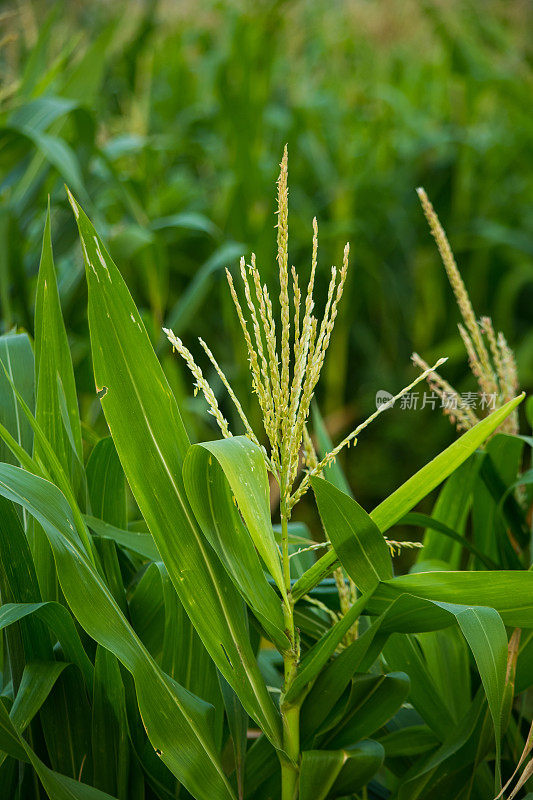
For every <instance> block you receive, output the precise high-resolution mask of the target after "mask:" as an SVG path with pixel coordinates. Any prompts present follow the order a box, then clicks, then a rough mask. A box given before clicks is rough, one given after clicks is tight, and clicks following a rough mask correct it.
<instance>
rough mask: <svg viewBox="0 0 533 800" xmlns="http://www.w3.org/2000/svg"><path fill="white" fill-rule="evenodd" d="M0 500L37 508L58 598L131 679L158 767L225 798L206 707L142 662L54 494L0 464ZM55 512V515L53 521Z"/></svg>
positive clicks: (143, 654)
mask: <svg viewBox="0 0 533 800" xmlns="http://www.w3.org/2000/svg"><path fill="white" fill-rule="evenodd" d="M0 493H2V494H4V495H6V494H7V495H8V496H10V497H11V498H12V499H15V498H16V501H17V502H19V503H20V504H21V505H23V506H24V507H25V508H26V509H27V510H28V511H29V512H30V513H31V514H36V513H37V512H36V508H39V509H40V510H39V512H38V514H39V521H40V523H41V525H42V526H43V529H44V531H45V532H46V535H47V536H48V539H49V541H50V545H51V547H52V550H53V553H54V558H55V561H56V567H57V571H58V577H59V581H60V584H61V588H62V590H63V593H64V595H65V598H66V600H67V602H68V604H69V606H70V608H71V610H72V612H73V613H74V615H75V617H76V619H77V620H78V622H79V623H80V625H81V626H82V627H83V628H84V629H85V631H86V632H87V633H88V634H89V635H90V636H91V637H92V638H93V639H94V640H95V641H96V642H98V643H99V644H101V645H102V646H104V647H106V648H107V649H108V650H110V651H111V652H112V653H114V654H115V655H116V657H117V658H118V659H119V660H120V661H121V662H122V663H123V664H124V666H125V667H126V668H127V669H128V670H129V671H130V672H131V673H132V675H133V677H134V680H135V687H136V691H137V700H138V704H139V711H140V713H141V715H142V718H143V721H144V725H145V726H146V730H147V733H148V736H149V738H150V741H151V742H152V745H153V747H154V748H156V749H158V750H159V751H160V752H161V759H162V761H163V762H164V763H165V764H167V766H168V767H169V769H170V770H171V771H172V772H173V773H174V774H175V775H176V777H178V778H179V780H180V781H181V782H182V783H183V784H184V785H185V786H186V787H187V788H188V789H189V790H190V791H191V793H193V794H194V795H195V796H196V797H197V798H199V800H201V799H202V798H208V797H209V798H212V797H216V798H220V799H221V800H223V799H224V800H230V798H233V792H232V790H231V788H230V786H229V784H228V781H227V779H226V777H225V775H224V773H223V771H222V767H221V765H220V762H219V757H218V754H217V752H216V750H215V747H214V742H213V738H212V731H211V729H210V723H211V716H212V715H211V713H210V712H211V711H212V707H211V706H209V705H207V704H206V703H204V702H203V701H201V700H200V699H199V698H196V697H195V696H194V695H192V694H191V693H189V692H187V691H186V690H185V689H183V688H182V687H181V686H179V684H177V683H176V682H175V681H173V680H172V679H171V678H169V677H168V676H167V675H165V674H164V673H163V672H162V671H161V670H160V668H159V667H158V666H157V665H156V663H155V662H154V661H153V659H152V658H151V657H150V656H149V654H148V652H147V651H146V649H145V648H144V647H143V645H142V644H141V642H140V640H139V639H138V637H137V636H136V634H135V632H134V631H133V629H132V628H131V626H130V625H129V623H128V622H127V620H126V618H125V617H124V616H123V614H122V613H121V611H120V609H119V607H118V605H117V604H116V602H115V600H114V599H113V597H112V595H111V594H110V592H109V590H108V589H107V587H106V586H105V584H104V583H103V582H102V580H101V578H100V576H99V575H98V573H97V572H96V570H95V569H94V567H93V566H92V565H91V564H90V562H89V561H88V559H87V557H86V555H85V554H84V552H83V551H82V550H81V548H80V546H79V543H78V541H77V540H76V537H75V536H74V535H73V533H74V525H73V519H72V514H71V512H70V510H69V509H68V504H67V503H66V500H65V498H64V497H63V496H62V495H61V492H60V491H59V489H57V487H55V486H54V485H53V484H51V483H48V482H47V481H44V480H43V479H42V478H38V477H37V476H35V475H31V474H30V473H27V472H24V470H22V469H20V468H18V467H14V466H11V465H7V464H5V465H0ZM59 508H62V509H63V515H61V516H59V517H58V515H57V513H56V511H55V510H56V509H59ZM163 710H164V711H163Z"/></svg>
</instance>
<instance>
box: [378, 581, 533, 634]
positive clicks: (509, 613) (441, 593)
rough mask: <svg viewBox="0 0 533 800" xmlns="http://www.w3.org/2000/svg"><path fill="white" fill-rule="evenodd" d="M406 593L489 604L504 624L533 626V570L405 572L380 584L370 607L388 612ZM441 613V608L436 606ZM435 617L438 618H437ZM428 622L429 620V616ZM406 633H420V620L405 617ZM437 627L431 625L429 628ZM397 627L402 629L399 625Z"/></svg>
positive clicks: (466, 603)
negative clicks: (391, 603)
mask: <svg viewBox="0 0 533 800" xmlns="http://www.w3.org/2000/svg"><path fill="white" fill-rule="evenodd" d="M402 593H407V594H409V595H411V596H412V597H413V600H414V599H416V598H420V599H423V600H431V601H436V602H437V603H438V604H440V606H441V608H444V606H443V605H442V604H443V603H444V604H445V603H454V604H459V605H467V606H488V607H490V608H494V609H496V611H498V613H499V614H500V616H501V618H502V620H503V622H504V623H505V625H508V626H509V627H517V628H532V627H533V572H529V571H522V572H517V571H511V570H508V571H494V572H488V571H485V572H421V573H415V574H411V575H402V576H399V577H397V578H393V579H392V580H390V581H387V582H386V583H382V584H380V586H379V587H378V588H377V590H376V591H375V592H374V594H373V595H372V597H371V598H370V601H369V604H368V610H369V611H370V612H371V613H372V614H380V613H383V611H385V610H386V609H387V608H388V606H389V603H390V601H391V600H393V599H394V598H397V597H398V596H399V595H400V594H402ZM435 611H436V614H437V616H439V612H438V609H435ZM435 619H436V618H435ZM428 622H430V620H429V619H428ZM404 623H405V624H404V626H403V627H402V628H401V630H403V631H405V632H409V631H411V632H415V633H416V632H417V631H416V626H417V624H418V623H417V621H416V620H414V621H413V626H414V627H411V626H410V624H409V614H408V612H406V614H405V616H404ZM439 627H441V625H440V624H437V625H436V627H435V628H432V627H428V628H426V630H432V629H437V628H439ZM398 630H400V628H399V627H398Z"/></svg>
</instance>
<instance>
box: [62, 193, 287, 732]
mask: <svg viewBox="0 0 533 800" xmlns="http://www.w3.org/2000/svg"><path fill="white" fill-rule="evenodd" d="M71 203H72V207H73V209H74V214H75V216H76V219H77V222H78V228H79V232H80V237H81V241H82V245H83V250H84V255H85V261H86V274H87V281H88V285H89V327H90V334H91V346H92V353H93V366H94V373H95V381H96V386H97V389H98V391H100V390H102V392H103V396H102V397H101V403H102V407H103V410H104V413H105V416H106V419H107V423H108V425H109V428H110V430H111V434H112V436H113V440H114V443H115V447H116V448H117V452H118V455H119V458H120V460H121V463H122V466H123V469H124V472H125V475H126V478H127V480H128V482H129V484H130V487H131V489H132V492H133V494H134V496H135V499H136V500H137V503H138V505H139V508H140V510H141V513H142V514H143V516H144V518H145V520H146V522H147V524H148V527H149V529H150V532H151V534H152V536H153V537H154V540H155V543H156V545H157V549H158V551H159V552H160V554H161V558H162V559H163V561H164V563H165V566H166V568H167V570H168V574H169V575H170V578H171V580H172V583H173V585H174V587H175V589H176V591H177V593H178V596H179V598H180V600H181V602H182V604H183V606H184V608H185V609H186V611H187V614H188V615H189V617H190V619H191V621H192V623H193V625H194V626H195V628H196V630H197V631H198V633H199V635H200V638H201V639H202V641H203V643H204V645H205V647H206V648H207V650H208V652H209V654H210V656H211V658H212V659H213V660H214V662H215V664H216V665H217V667H218V669H219V670H220V671H221V672H222V674H223V675H224V677H225V678H226V680H227V681H228V683H230V685H232V686H233V688H234V689H235V691H236V692H237V693H238V695H239V698H240V699H241V702H242V703H243V705H244V707H245V708H246V710H247V711H248V713H249V714H250V715H251V716H253V717H254V718H255V719H256V720H257V721H258V723H259V724H260V725H261V727H262V729H263V730H264V731H265V732H266V733H267V735H268V736H269V737H270V738H271V740H272V741H274V742H276V743H278V744H279V743H280V734H281V731H280V727H281V726H280V719H279V714H278V712H277V711H276V709H275V707H274V704H273V701H272V699H271V698H270V696H269V694H268V692H267V689H266V686H265V684H264V681H263V678H262V677H261V674H260V672H259V669H258V667H257V663H256V660H255V656H254V653H253V651H252V648H251V646H250V642H249V636H248V629H247V619H246V615H245V610H244V605H243V603H242V600H241V597H240V596H239V593H238V592H237V590H236V589H235V587H234V585H233V583H232V581H231V579H230V577H229V576H228V575H227V573H226V571H225V570H224V568H223V567H222V565H221V564H220V561H219V560H218V558H217V556H216V555H215V553H214V551H213V550H212V548H211V546H210V545H209V544H208V542H207V541H206V539H205V537H204V536H203V534H202V532H201V531H200V529H199V528H198V525H197V523H196V521H195V519H194V516H193V513H192V510H191V508H190V506H189V503H188V501H187V497H186V494H185V489H184V486H183V479H182V474H181V470H182V465H183V460H184V458H185V455H186V453H187V450H188V448H189V440H188V437H187V434H186V432H185V428H184V426H183V422H182V420H181V416H180V412H179V409H178V406H177V404H176V401H175V399H174V397H173V395H172V392H171V391H170V387H169V385H168V383H167V381H166V378H165V376H164V374H163V371H162V369H161V366H160V364H159V362H158V361H157V357H156V355H155V353H154V350H153V348H152V346H151V344H150V341H149V339H148V336H147V333H146V330H145V328H144V325H143V324H142V322H141V319H140V316H139V312H138V311H137V309H136V307H135V304H134V302H133V300H132V298H131V296H130V294H129V292H128V289H127V287H126V285H125V283H124V281H123V279H122V277H121V275H120V273H119V271H118V269H117V268H116V266H115V264H114V263H113V261H112V260H111V258H110V256H109V254H108V253H107V251H106V250H105V247H104V245H103V244H102V242H101V240H100V239H99V238H98V236H97V234H96V232H95V230H94V228H93V226H92V225H91V223H90V222H89V220H88V219H87V217H86V216H85V214H84V213H83V211H82V210H81V208H80V207H79V206H78V204H77V203H76V202H75V200H74V199H73V198H72V197H71ZM207 609H208V610H209V611H208V613H207Z"/></svg>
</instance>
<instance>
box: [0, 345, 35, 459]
mask: <svg viewBox="0 0 533 800" xmlns="http://www.w3.org/2000/svg"><path fill="white" fill-rule="evenodd" d="M0 361H1V362H2V363H3V365H4V366H5V368H6V371H7V373H8V375H9V376H10V377H11V380H12V381H13V383H14V384H15V386H17V388H18V390H19V392H20V393H21V395H22V397H23V398H24V400H25V401H26V403H27V405H28V407H29V408H30V409H32V408H33V407H34V360H33V351H32V347H31V344H30V340H29V338H28V336H27V334H25V333H7V334H5V335H4V336H0ZM0 422H1V423H2V425H4V427H5V428H7V430H8V431H9V433H10V434H11V435H12V436H13V438H14V439H15V440H16V442H17V444H18V445H20V447H22V448H23V449H24V450H25V451H26V453H28V454H31V452H32V449H33V431H32V429H31V426H30V424H29V422H28V421H27V420H26V419H25V417H24V414H22V412H21V411H20V409H19V405H18V403H17V399H16V397H15V394H14V392H13V389H12V387H11V385H10V383H9V381H8V379H7V377H6V375H5V374H4V370H3V369H0ZM0 461H3V462H8V463H12V464H14V463H16V461H15V459H14V458H13V455H12V453H11V451H10V450H9V448H8V447H7V446H6V445H5V444H4V442H3V441H2V442H0Z"/></svg>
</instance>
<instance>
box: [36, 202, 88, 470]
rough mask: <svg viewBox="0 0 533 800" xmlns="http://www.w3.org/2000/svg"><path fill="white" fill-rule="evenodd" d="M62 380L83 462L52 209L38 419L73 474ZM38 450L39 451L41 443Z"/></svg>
mask: <svg viewBox="0 0 533 800" xmlns="http://www.w3.org/2000/svg"><path fill="white" fill-rule="evenodd" d="M58 377H59V379H60V381H61V385H62V387H63V392H64V397H65V403H66V410H67V414H68V420H69V423H70V429H71V431H72V437H73V439H74V444H75V455H76V456H77V457H78V459H80V458H81V457H82V455H83V454H82V444H81V426H80V416H79V411H78V400H77V395H76V384H75V381H74V369H73V367H72V358H71V355H70V349H69V344H68V339H67V333H66V330H65V324H64V322H63V315H62V313H61V304H60V300H59V291H58V288H57V280H56V272H55V267H54V257H53V253H52V238H51V232H50V206H48V211H47V214H46V223H45V227H44V235H43V246H42V252H41V263H40V266H39V277H38V280H37V295H36V299H35V386H36V387H37V388H36V408H35V417H36V419H37V422H38V424H39V425H40V427H41V429H42V431H43V433H44V435H45V436H46V438H47V439H48V441H49V442H50V444H51V445H52V447H53V448H54V450H55V453H56V455H57V457H58V458H59V460H60V462H61V464H62V466H63V469H64V470H65V472H66V473H67V475H72V471H73V453H72V446H71V442H70V441H69V437H68V434H67V431H66V430H65V426H64V425H63V422H62V415H61V408H60V397H59V392H58ZM36 450H37V452H39V446H38V442H36Z"/></svg>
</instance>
